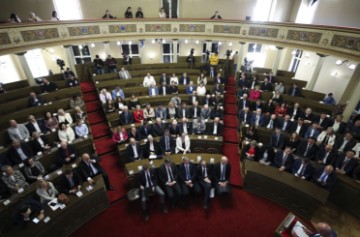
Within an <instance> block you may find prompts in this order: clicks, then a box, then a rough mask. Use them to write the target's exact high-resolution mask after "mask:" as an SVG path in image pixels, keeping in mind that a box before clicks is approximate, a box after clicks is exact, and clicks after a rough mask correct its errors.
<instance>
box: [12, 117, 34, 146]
mask: <svg viewBox="0 0 360 237" xmlns="http://www.w3.org/2000/svg"><path fill="white" fill-rule="evenodd" d="M9 123H10V127H9V128H8V134H9V137H10V139H11V140H14V139H18V140H21V141H25V140H28V139H29V138H30V133H29V131H28V129H27V128H26V127H25V125H23V124H18V123H17V122H16V121H15V120H10V121H9Z"/></svg>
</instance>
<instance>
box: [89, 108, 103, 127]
mask: <svg viewBox="0 0 360 237" xmlns="http://www.w3.org/2000/svg"><path fill="white" fill-rule="evenodd" d="M88 120H89V123H90V125H93V124H98V123H102V122H105V121H106V118H105V116H104V113H103V112H100V111H96V112H92V113H90V114H88Z"/></svg>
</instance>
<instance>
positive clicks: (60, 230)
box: [2, 175, 109, 237]
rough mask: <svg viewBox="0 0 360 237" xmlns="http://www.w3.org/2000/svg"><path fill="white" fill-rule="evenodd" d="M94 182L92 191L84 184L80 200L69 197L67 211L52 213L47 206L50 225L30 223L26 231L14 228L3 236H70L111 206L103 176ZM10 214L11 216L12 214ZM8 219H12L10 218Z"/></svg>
mask: <svg viewBox="0 0 360 237" xmlns="http://www.w3.org/2000/svg"><path fill="white" fill-rule="evenodd" d="M94 180H95V181H96V185H94V186H93V190H91V191H87V190H86V186H87V185H88V184H87V182H84V183H83V184H82V188H81V191H82V192H83V196H82V197H80V198H78V197H77V196H75V195H69V196H68V197H69V199H70V202H69V203H68V204H67V205H66V207H65V209H63V210H59V209H58V210H56V211H52V210H51V208H50V207H49V206H48V205H46V207H45V216H48V217H50V218H51V220H50V221H49V222H48V223H44V222H43V221H41V222H40V223H38V224H34V223H33V222H30V223H28V225H27V226H26V228H24V229H22V228H17V227H14V226H12V228H10V229H7V231H6V233H4V235H3V236H4V237H7V236H11V237H18V236H19V237H24V236H38V237H41V236H44V237H48V236H68V235H69V234H70V233H71V232H73V231H74V230H76V229H77V228H79V227H80V226H81V225H82V224H84V223H86V222H87V221H88V220H90V219H91V218H93V217H94V216H96V215H97V214H99V213H100V212H102V211H103V210H105V209H106V208H107V207H108V205H109V202H108V199H107V192H106V189H105V185H104V181H103V179H102V177H101V175H99V176H97V177H95V178H94ZM8 214H11V212H9V213H8ZM8 218H10V217H9V216H8ZM2 221H3V220H2Z"/></svg>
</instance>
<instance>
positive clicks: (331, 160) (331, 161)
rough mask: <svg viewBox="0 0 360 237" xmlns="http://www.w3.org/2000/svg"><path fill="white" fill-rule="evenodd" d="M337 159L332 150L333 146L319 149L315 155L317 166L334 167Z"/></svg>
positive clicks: (329, 145)
mask: <svg viewBox="0 0 360 237" xmlns="http://www.w3.org/2000/svg"><path fill="white" fill-rule="evenodd" d="M336 159H337V153H336V151H335V150H334V149H333V145H331V144H327V145H326V146H322V147H320V149H319V151H318V152H317V153H316V160H317V162H318V163H319V164H322V165H332V166H334V165H335V161H336Z"/></svg>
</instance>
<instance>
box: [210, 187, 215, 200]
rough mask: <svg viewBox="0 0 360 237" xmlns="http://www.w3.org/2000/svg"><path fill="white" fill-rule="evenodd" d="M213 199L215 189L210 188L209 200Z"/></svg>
mask: <svg viewBox="0 0 360 237" xmlns="http://www.w3.org/2000/svg"><path fill="white" fill-rule="evenodd" d="M214 197H215V188H212V189H211V190H210V198H214Z"/></svg>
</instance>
